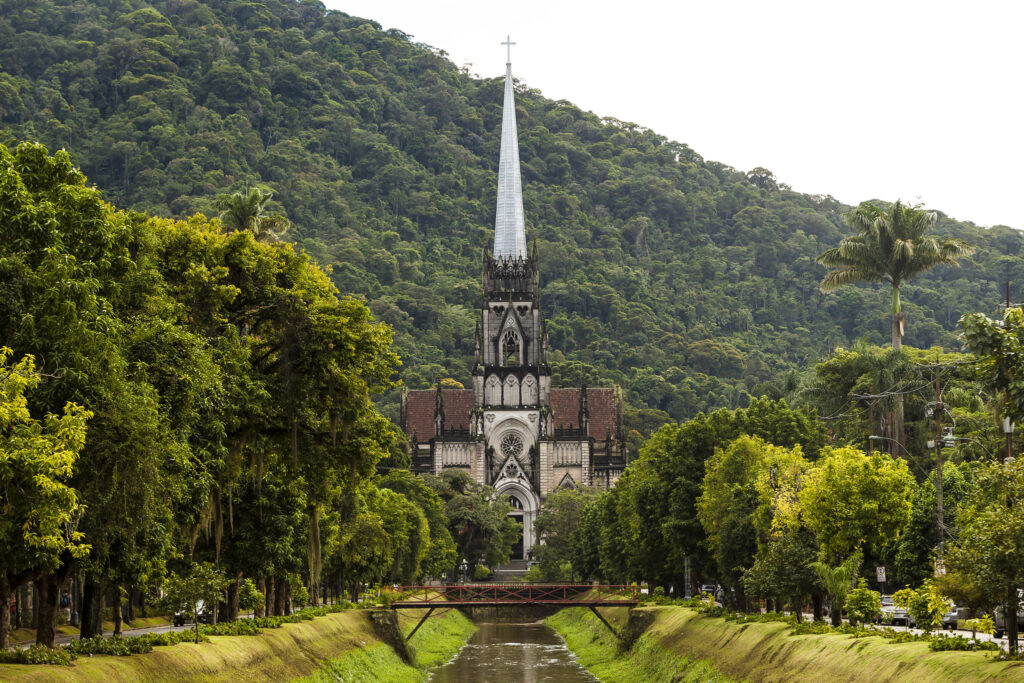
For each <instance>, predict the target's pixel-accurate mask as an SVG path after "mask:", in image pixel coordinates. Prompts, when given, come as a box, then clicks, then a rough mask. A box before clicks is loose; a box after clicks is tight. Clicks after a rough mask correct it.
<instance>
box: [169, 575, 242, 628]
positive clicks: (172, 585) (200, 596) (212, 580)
mask: <svg viewBox="0 0 1024 683" xmlns="http://www.w3.org/2000/svg"><path fill="white" fill-rule="evenodd" d="M227 585H228V579H227V578H226V577H225V576H224V574H222V573H221V572H220V571H218V570H217V568H216V567H214V566H213V565H212V564H210V563H208V562H200V563H197V564H195V565H193V566H192V567H191V568H190V569H189V572H188V573H187V574H185V575H178V574H171V575H170V576H168V577H167V578H166V579H165V580H164V583H163V586H162V588H163V594H164V595H163V598H162V600H163V604H164V605H165V606H166V608H167V610H168V611H169V612H184V613H185V615H186V616H187V617H189V618H191V619H192V621H193V622H195V634H196V643H198V642H199V619H198V615H199V612H200V611H201V610H202V609H208V610H210V609H213V608H214V606H215V605H216V604H217V602H218V601H220V599H221V595H222V592H223V591H224V589H225V588H227Z"/></svg>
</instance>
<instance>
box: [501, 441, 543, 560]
mask: <svg viewBox="0 0 1024 683" xmlns="http://www.w3.org/2000/svg"><path fill="white" fill-rule="evenodd" d="M494 490H495V492H496V493H497V494H498V496H499V498H505V499H506V500H508V502H509V505H510V506H511V508H512V509H511V510H510V511H509V513H508V514H509V517H511V518H512V519H514V520H515V521H516V523H517V524H519V525H521V527H522V534H521V535H520V537H519V539H520V540H518V541H516V543H514V544H513V545H512V559H513V560H526V559H529V557H530V550H531V549H532V548H533V541H534V539H533V523H534V522H535V521H536V520H537V513H538V512H540V499H539V498H538V497H537V494H536V493H534V491H533V487H532V486H531V485H530V482H529V480H528V479H527V478H526V477H525V476H524V475H523V471H522V470H521V469H520V468H519V465H518V463H517V462H516V461H515V459H514V458H510V459H509V460H508V461H507V462H506V463H505V466H504V467H502V470H501V476H500V477H499V478H498V480H497V481H496V482H494Z"/></svg>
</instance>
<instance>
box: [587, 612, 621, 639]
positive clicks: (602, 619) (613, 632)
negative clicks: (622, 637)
mask: <svg viewBox="0 0 1024 683" xmlns="http://www.w3.org/2000/svg"><path fill="white" fill-rule="evenodd" d="M589 607H590V611H591V612H593V613H594V614H595V615H597V618H598V619H600V620H601V623H602V624H604V625H605V626H607V627H608V630H609V631H611V632H612V635H613V636H615V637H616V638H618V637H619V634H618V633H617V632H616V631H615V629H614V628H612V625H611V624H609V623H608V621H607V620H606V619H605V618H604V617H602V616H601V613H600V612H598V611H597V608H596V607H594V606H593V605H589Z"/></svg>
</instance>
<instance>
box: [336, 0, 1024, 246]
mask: <svg viewBox="0 0 1024 683" xmlns="http://www.w3.org/2000/svg"><path fill="white" fill-rule="evenodd" d="M324 2H325V4H326V5H327V6H328V7H330V8H332V9H339V10H341V11H343V12H347V13H348V14H351V15H354V16H361V17H366V18H369V19H373V20H375V21H377V22H379V23H380V24H381V25H383V27H384V28H385V29H387V28H397V29H400V30H402V31H404V32H406V33H408V34H410V35H412V36H413V39H414V40H415V41H417V42H422V43H426V44H428V45H431V46H433V47H436V48H438V49H441V50H444V51H445V52H447V53H448V55H449V58H450V59H451V60H452V61H453V62H454V63H455V64H456V65H458V66H462V65H464V64H466V63H469V64H470V69H471V71H472V72H473V73H476V74H479V75H481V76H484V77H493V76H499V75H501V74H502V73H503V72H504V68H505V48H504V47H502V46H501V45H500V44H499V43H500V42H501V41H502V40H504V39H505V35H506V34H511V36H512V40H513V41H515V42H516V43H517V45H516V46H514V47H513V48H512V69H513V73H514V74H515V76H516V77H517V78H519V79H521V80H522V81H523V82H524V83H525V84H526V85H527V86H529V87H531V88H537V89H539V90H541V91H542V92H543V94H544V95H545V96H546V97H549V98H552V99H556V100H559V99H565V100H570V101H572V102H574V103H575V104H577V105H578V106H580V107H581V108H583V109H586V110H590V111H593V112H594V113H596V114H598V115H600V116H613V117H615V118H618V119H622V120H625V121H632V122H634V123H638V124H640V125H643V126H646V127H648V128H651V129H653V130H654V131H656V132H658V133H660V134H662V135H664V136H666V137H668V138H670V139H673V140H678V141H680V142H683V143H686V144H688V145H689V146H690V147H691V148H693V149H694V150H695V151H696V152H698V153H699V154H701V155H702V156H703V157H704V158H706V159H711V160H715V161H720V162H722V163H725V164H729V165H730V166H733V167H735V168H737V169H741V170H744V171H746V170H749V169H751V168H754V167H755V166H764V167H766V168H768V169H771V170H772V171H773V172H774V173H775V175H776V177H777V178H778V179H779V181H780V182H784V183H788V184H789V185H791V186H792V187H793V188H794V189H796V190H799V191H801V192H808V193H821V194H831V195H832V196H834V197H836V198H837V199H839V200H841V201H844V202H847V203H850V204H855V203H857V202H859V201H862V200H865V199H872V198H880V199H886V200H894V199H898V198H899V199H904V200H907V201H921V202H924V204H925V205H926V206H927V207H928V208H931V209H938V210H941V211H944V212H945V213H947V214H949V215H951V216H953V217H954V218H957V219H960V220H971V221H974V222H975V223H978V224H980V225H986V226H990V225H996V224H1004V225H1011V226H1013V227H1015V228H1022V229H1024V197H1022V188H1024V133H1022V128H1024V120H1022V119H1024V117H1022V113H1024V107H1022V104H1024V97H1022V88H1024V78H1022V65H1024V39H1022V36H1021V32H1022V30H1024V21H1022V19H1024V3H1021V2H1017V1H1015V0H1003V1H1001V2H994V1H989V0H971V1H970V2H967V1H965V0H961V1H960V2H945V1H931V2H911V1H902V0H888V1H887V2H877V1H875V0H856V1H854V0H849V1H848V2H845V3H841V4H840V3H837V2H822V1H821V0H816V1H814V2H795V1H786V2H764V1H761V2H738V1H731V2H729V1H717V2H715V1H712V0H707V1H701V2H689V1H681V0H677V1H675V2H672V1H671V0H663V1H662V2H657V1H654V0H632V1H630V2H605V1H601V0H592V1H590V2H579V1H576V0H573V1H571V2H570V1H566V0H547V1H546V2H539V1H536V0H520V1H518V2H516V1H512V0H506V1H504V2H486V1H482V0H475V1H472V2H470V1H468V0H430V1H424V0H324Z"/></svg>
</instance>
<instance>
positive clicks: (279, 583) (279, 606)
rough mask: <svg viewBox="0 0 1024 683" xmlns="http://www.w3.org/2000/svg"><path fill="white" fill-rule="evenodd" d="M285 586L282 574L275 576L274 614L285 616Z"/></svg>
mask: <svg viewBox="0 0 1024 683" xmlns="http://www.w3.org/2000/svg"><path fill="white" fill-rule="evenodd" d="M284 587H285V580H284V579H283V578H281V577H280V576H275V577H274V616H275V617H283V616H284Z"/></svg>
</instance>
